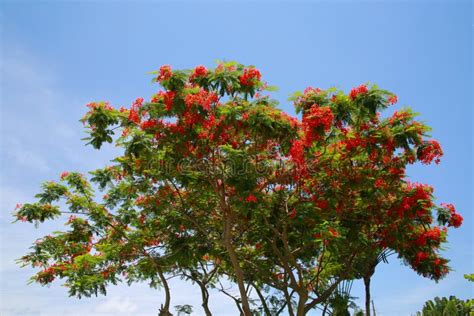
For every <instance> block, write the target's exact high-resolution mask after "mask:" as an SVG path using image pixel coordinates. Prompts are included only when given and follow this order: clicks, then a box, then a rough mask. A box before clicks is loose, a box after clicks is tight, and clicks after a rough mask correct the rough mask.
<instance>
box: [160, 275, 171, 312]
mask: <svg viewBox="0 0 474 316" xmlns="http://www.w3.org/2000/svg"><path fill="white" fill-rule="evenodd" d="M158 275H159V277H160V280H161V283H162V284H163V288H164V289H165V305H163V304H161V308H160V313H159V315H160V316H170V315H173V314H171V313H170V302H171V295H170V288H169V286H168V281H166V278H165V276H164V274H163V271H161V269H158Z"/></svg>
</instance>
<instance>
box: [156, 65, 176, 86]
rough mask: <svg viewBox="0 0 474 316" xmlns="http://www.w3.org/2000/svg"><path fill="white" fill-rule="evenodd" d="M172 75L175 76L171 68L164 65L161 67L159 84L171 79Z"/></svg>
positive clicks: (158, 78)
mask: <svg viewBox="0 0 474 316" xmlns="http://www.w3.org/2000/svg"><path fill="white" fill-rule="evenodd" d="M172 75H173V72H172V71H171V66H169V65H163V66H161V67H160V74H159V75H158V77H157V78H156V80H158V81H159V82H162V81H164V80H168V79H169V78H171V76H172Z"/></svg>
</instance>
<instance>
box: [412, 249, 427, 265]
mask: <svg viewBox="0 0 474 316" xmlns="http://www.w3.org/2000/svg"><path fill="white" fill-rule="evenodd" d="M428 257H429V254H428V253H426V252H422V251H420V252H418V253H417V254H416V256H415V261H414V265H415V266H417V265H419V264H420V263H421V262H422V261H425V260H426V259H428Z"/></svg>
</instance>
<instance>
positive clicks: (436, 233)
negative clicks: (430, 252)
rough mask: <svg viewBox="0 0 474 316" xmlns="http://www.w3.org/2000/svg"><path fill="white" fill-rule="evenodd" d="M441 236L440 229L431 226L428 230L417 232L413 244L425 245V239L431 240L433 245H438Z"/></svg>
mask: <svg viewBox="0 0 474 316" xmlns="http://www.w3.org/2000/svg"><path fill="white" fill-rule="evenodd" d="M440 238H441V230H440V229H439V227H433V228H430V229H429V230H427V231H425V232H423V233H421V234H419V235H418V236H417V238H416V240H415V245H416V246H418V247H423V246H426V244H427V241H432V242H433V244H434V245H439V243H440Z"/></svg>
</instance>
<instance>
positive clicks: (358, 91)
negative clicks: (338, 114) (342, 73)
mask: <svg viewBox="0 0 474 316" xmlns="http://www.w3.org/2000/svg"><path fill="white" fill-rule="evenodd" d="M368 91H369V90H368V89H367V86H366V85H365V84H361V85H360V86H358V87H356V88H353V89H352V90H351V92H350V93H349V98H350V99H351V100H355V99H356V98H357V96H359V95H361V94H366V93H367V92H368Z"/></svg>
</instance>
